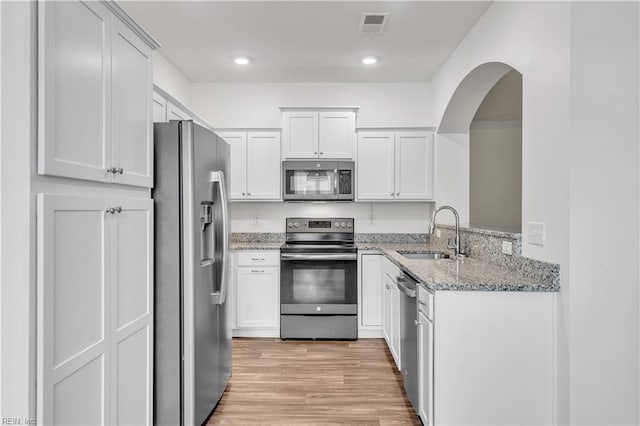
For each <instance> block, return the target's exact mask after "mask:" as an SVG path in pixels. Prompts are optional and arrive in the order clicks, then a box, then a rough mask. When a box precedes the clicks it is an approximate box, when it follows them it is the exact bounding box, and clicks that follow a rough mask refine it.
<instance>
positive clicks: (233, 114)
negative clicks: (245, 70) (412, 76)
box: [191, 83, 435, 128]
mask: <svg viewBox="0 0 640 426" xmlns="http://www.w3.org/2000/svg"><path fill="white" fill-rule="evenodd" d="M428 98H429V85H428V83H249V84H240V83H215V84H214V83H196V84H193V85H192V86H191V102H192V106H193V110H194V111H196V112H197V113H198V114H199V115H201V116H202V118H203V119H205V120H206V121H207V122H209V123H210V124H211V125H212V126H213V127H215V128H243V127H253V128H274V127H275V128H277V127H281V126H282V120H281V113H280V110H279V109H278V107H280V106H297V107H330V106H359V107H360V110H359V111H358V117H357V126H361V127H362V126H386V127H403V126H409V127H431V126H434V125H435V124H434V121H433V120H432V119H431V114H430V112H429V102H428Z"/></svg>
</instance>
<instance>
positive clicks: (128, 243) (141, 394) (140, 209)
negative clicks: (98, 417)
mask: <svg viewBox="0 0 640 426" xmlns="http://www.w3.org/2000/svg"><path fill="white" fill-rule="evenodd" d="M110 204H111V206H115V207H118V208H119V209H120V212H119V213H114V214H113V215H112V216H113V218H108V219H109V220H111V225H112V226H111V238H112V240H111V244H110V246H111V259H112V261H111V265H112V267H111V273H110V281H111V284H110V286H109V287H110V289H111V291H110V297H109V299H110V302H111V306H110V309H111V315H110V318H111V320H110V328H111V329H110V330H109V335H110V337H111V351H110V352H111V355H112V368H111V383H112V385H111V404H112V416H111V418H112V422H113V424H119V425H148V424H151V423H152V408H153V386H152V385H153V200H150V199H114V200H111V203H110Z"/></svg>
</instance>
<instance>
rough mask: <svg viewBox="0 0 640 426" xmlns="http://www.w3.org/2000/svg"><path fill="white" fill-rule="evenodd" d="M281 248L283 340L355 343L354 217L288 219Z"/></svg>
mask: <svg viewBox="0 0 640 426" xmlns="http://www.w3.org/2000/svg"><path fill="white" fill-rule="evenodd" d="M286 226H287V228H286V229H287V232H286V241H285V243H284V244H283V245H282V247H281V248H280V265H281V268H280V337H281V338H282V339H357V338H358V316H357V315H358V275H357V273H358V268H357V256H358V253H357V248H356V246H355V243H354V238H353V237H354V232H353V227H354V226H353V219H352V218H322V219H315V218H314V219H311V218H288V219H286Z"/></svg>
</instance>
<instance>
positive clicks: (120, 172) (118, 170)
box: [116, 167, 124, 174]
mask: <svg viewBox="0 0 640 426" xmlns="http://www.w3.org/2000/svg"><path fill="white" fill-rule="evenodd" d="M116 172H118V174H122V173H124V169H123V168H122V167H119V168H117V169H116Z"/></svg>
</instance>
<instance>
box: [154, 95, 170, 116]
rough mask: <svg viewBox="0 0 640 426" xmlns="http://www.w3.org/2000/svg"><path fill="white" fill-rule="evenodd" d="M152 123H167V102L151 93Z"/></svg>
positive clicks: (160, 96)
mask: <svg viewBox="0 0 640 426" xmlns="http://www.w3.org/2000/svg"><path fill="white" fill-rule="evenodd" d="M153 122H154V123H166V122H167V100H166V99H165V98H164V96H162V95H160V94H159V93H156V92H153Z"/></svg>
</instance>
